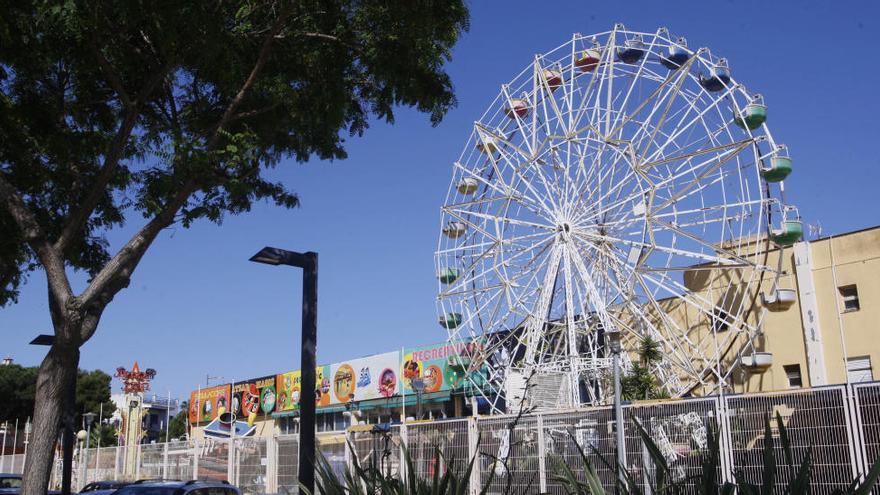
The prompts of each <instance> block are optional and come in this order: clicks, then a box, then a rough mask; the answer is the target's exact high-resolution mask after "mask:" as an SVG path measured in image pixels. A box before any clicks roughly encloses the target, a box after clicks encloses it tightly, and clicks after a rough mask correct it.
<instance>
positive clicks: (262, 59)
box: [208, 6, 292, 149]
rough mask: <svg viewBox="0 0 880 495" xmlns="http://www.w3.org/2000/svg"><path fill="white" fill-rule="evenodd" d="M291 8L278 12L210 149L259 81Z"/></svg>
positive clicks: (218, 125)
mask: <svg viewBox="0 0 880 495" xmlns="http://www.w3.org/2000/svg"><path fill="white" fill-rule="evenodd" d="M291 10H292V7H291V6H288V7H287V8H285V9H284V10H283V11H282V12H281V13H280V14H278V19H276V20H275V23H274V24H273V25H272V30H271V31H269V34H267V35H266V37H265V38H264V39H263V46H262V47H260V54H259V55H258V56H257V61H256V63H255V64H254V67H253V68H252V69H251V73H250V74H249V75H248V78H247V79H246V80H245V82H244V84H243V85H242V86H241V88H240V89H239V90H238V93H237V94H236V95H235V98H233V99H232V102H231V103H230V104H229V106H228V107H226V111H225V112H223V117H221V118H220V121H219V122H218V123H217V126H216V127H215V130H214V135H213V136H212V137H211V140H210V141H209V142H208V149H213V148H214V147H215V146H217V142H218V141H219V139H220V133H221V132H222V131H224V130H225V129H226V126H227V125H228V124H229V122H231V121H232V118H233V116H234V115H235V113H236V112H238V107H239V106H241V103H242V102H243V101H244V97H245V95H247V93H248V91H250V89H251V88H252V87H253V86H254V84H255V83H256V82H257V79H258V78H259V75H260V71H262V70H263V66H265V65H266V61H267V60H268V59H269V52H271V51H272V44H273V43H274V41H275V37H276V36H277V35H278V33H280V32H281V29H282V28H284V21H285V20H286V19H287V17H288V16H289V15H290V13H291Z"/></svg>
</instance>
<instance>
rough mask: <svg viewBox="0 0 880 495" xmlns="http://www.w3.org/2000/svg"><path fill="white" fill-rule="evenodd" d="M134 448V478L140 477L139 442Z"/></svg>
mask: <svg viewBox="0 0 880 495" xmlns="http://www.w3.org/2000/svg"><path fill="white" fill-rule="evenodd" d="M135 448H136V450H135V454H136V455H135V458H134V477H135V478H136V479H141V450H142V449H141V444H137V445H135Z"/></svg>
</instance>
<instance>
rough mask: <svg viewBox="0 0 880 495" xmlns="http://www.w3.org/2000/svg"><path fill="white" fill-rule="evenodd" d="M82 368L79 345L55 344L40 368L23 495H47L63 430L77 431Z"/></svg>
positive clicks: (25, 467)
mask: <svg viewBox="0 0 880 495" xmlns="http://www.w3.org/2000/svg"><path fill="white" fill-rule="evenodd" d="M78 367H79V348H78V347H77V346H76V344H71V343H65V342H59V341H58V339H57V338H56V342H55V343H54V344H53V345H52V347H51V349H49V353H48V354H46V357H45V358H44V359H43V362H42V364H40V371H39V374H38V375H37V391H36V397H35V399H36V400H35V404H34V432H35V433H36V434H35V435H34V440H33V441H32V442H31V444H30V446H29V447H28V456H27V460H26V462H25V466H24V482H23V483H22V490H21V494H22V495H45V493H46V488H47V487H48V486H49V477H50V475H51V472H52V461H53V459H54V458H55V443H56V440H57V439H58V432H59V429H60V428H61V426H62V425H63V424H64V423H65V422H67V425H68V426H69V427H70V428H71V429H73V428H74V424H73V421H74V418H75V416H76V411H74V401H73V397H74V395H75V393H76V375H77V370H78ZM68 448H69V447H68Z"/></svg>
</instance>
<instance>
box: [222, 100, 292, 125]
mask: <svg viewBox="0 0 880 495" xmlns="http://www.w3.org/2000/svg"><path fill="white" fill-rule="evenodd" d="M279 106H281V103H273V104H271V105H267V106H265V107H263V108H258V109H256V110H250V111H247V112H241V113H237V114H235V115H233V116H232V118H231V119H229V121H230V122H234V121H236V120H242V119H249V118H251V117H256V116H258V115H262V114H264V113H266V112H271V111H272V110H275V109H276V108H278V107H279Z"/></svg>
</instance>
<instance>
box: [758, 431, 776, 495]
mask: <svg viewBox="0 0 880 495" xmlns="http://www.w3.org/2000/svg"><path fill="white" fill-rule="evenodd" d="M773 443H774V442H773V431H772V429H771V427H770V417H769V416H766V417H765V418H764V466H763V469H762V471H761V472H762V482H761V495H772V493H773V489H774V488H775V483H776V455H775V453H774V452H773Z"/></svg>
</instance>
